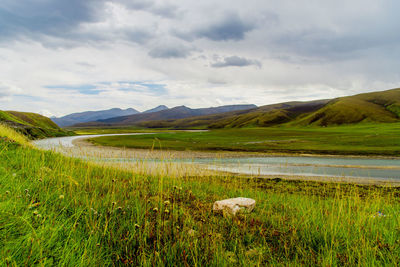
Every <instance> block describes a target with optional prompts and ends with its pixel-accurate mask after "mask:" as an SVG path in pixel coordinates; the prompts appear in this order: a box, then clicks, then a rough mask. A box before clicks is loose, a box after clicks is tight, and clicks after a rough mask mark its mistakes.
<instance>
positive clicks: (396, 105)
mask: <svg viewBox="0 0 400 267" xmlns="http://www.w3.org/2000/svg"><path fill="white" fill-rule="evenodd" d="M399 111H400V89H392V90H388V91H383V92H374V93H366V94H359V95H355V96H349V97H341V98H338V99H334V100H332V101H331V102H329V103H328V104H327V105H326V106H325V107H323V108H321V109H320V110H318V111H316V112H313V113H311V114H309V115H307V116H305V117H304V118H302V119H300V120H297V121H293V122H292V124H295V125H318V126H329V125H340V124H350V123H360V122H397V121H399V118H400V113H399Z"/></svg>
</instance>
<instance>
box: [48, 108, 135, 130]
mask: <svg viewBox="0 0 400 267" xmlns="http://www.w3.org/2000/svg"><path fill="white" fill-rule="evenodd" d="M138 113H139V111H137V110H136V109H133V108H127V109H125V110H123V109H120V108H111V109H107V110H98V111H85V112H78V113H72V114H69V115H66V116H63V117H61V118H51V120H52V121H53V122H55V123H57V124H58V125H59V126H61V127H65V126H71V125H74V124H77V123H83V122H89V121H97V120H102V119H103V120H104V119H109V118H113V117H120V116H129V115H134V114H138Z"/></svg>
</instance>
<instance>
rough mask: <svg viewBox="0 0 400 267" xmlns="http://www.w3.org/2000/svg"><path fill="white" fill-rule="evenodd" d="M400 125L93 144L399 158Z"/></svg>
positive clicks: (156, 137)
mask: <svg viewBox="0 0 400 267" xmlns="http://www.w3.org/2000/svg"><path fill="white" fill-rule="evenodd" d="M399 132H400V123H387V124H357V125H344V126H330V127H288V126H285V127H268V128H241V129H237V128H232V129H223V130H210V131H207V132H194V133H193V132H191V133H189V132H180V133H159V134H155V135H147V136H146V135H142V136H123V137H115V136H107V137H98V138H93V139H90V140H89V141H90V142H92V143H93V144H97V145H102V146H115V147H127V148H154V149H171V150H203V151H246V152H266V153H271V152H272V153H295V154H300V153H310V154H338V155H384V156H400V138H399Z"/></svg>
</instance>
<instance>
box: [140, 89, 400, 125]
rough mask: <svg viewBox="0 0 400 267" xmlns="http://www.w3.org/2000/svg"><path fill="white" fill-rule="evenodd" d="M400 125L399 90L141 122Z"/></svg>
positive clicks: (169, 123) (151, 123) (161, 123)
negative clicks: (390, 123) (391, 123)
mask: <svg viewBox="0 0 400 267" xmlns="http://www.w3.org/2000/svg"><path fill="white" fill-rule="evenodd" d="M399 121H400V89H392V90H387V91H381V92H373V93H364V94H358V95H354V96H347V97H340V98H335V99H332V100H317V101H309V102H287V103H281V104H274V105H266V106H262V107H259V108H257V109H252V110H246V111H242V112H240V113H238V112H236V113H232V112H230V113H223V114H218V115H211V116H200V117H191V118H187V119H181V120H168V121H152V122H142V123H141V124H140V126H144V127H151V128H162V127H171V128H243V127H269V126H276V125H289V126H309V125H314V126H335V125H343V124H355V123H370V122H374V123H389V122H399Z"/></svg>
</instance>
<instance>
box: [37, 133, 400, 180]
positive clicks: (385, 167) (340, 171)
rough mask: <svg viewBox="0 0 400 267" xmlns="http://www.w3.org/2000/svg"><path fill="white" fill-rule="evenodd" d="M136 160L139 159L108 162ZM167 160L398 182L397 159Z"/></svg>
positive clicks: (50, 142) (66, 144) (65, 141)
mask: <svg viewBox="0 0 400 267" xmlns="http://www.w3.org/2000/svg"><path fill="white" fill-rule="evenodd" d="M143 134H152V133H127V134H101V135H80V136H68V137H59V138H48V139H43V140H37V141H34V144H35V145H36V146H37V147H40V148H43V149H54V148H57V147H58V148H60V147H63V148H72V147H74V141H76V140H78V139H87V138H93V137H100V136H110V135H113V136H116V135H143ZM110 160H118V161H136V160H142V159H140V158H123V159H122V158H121V159H115V158H113V159H110ZM171 161H176V162H185V163H196V164H201V165H204V166H205V167H207V168H208V169H212V170H220V171H227V172H233V173H241V174H250V175H260V176H265V175H287V176H307V177H312V176H326V177H339V178H360V179H372V180H382V181H389V182H390V181H393V182H400V160H399V159H389V158H356V157H354V158H352V157H340V156H335V157H332V156H263V157H254V156H252V157H246V156H244V157H234V158H231V157H207V158H186V159H185V158H184V159H172V160H171Z"/></svg>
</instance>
